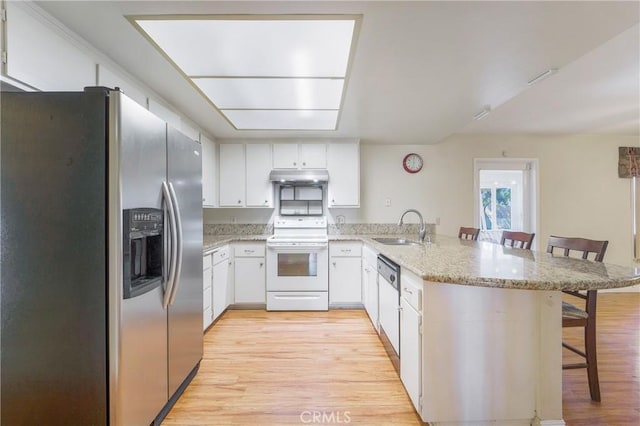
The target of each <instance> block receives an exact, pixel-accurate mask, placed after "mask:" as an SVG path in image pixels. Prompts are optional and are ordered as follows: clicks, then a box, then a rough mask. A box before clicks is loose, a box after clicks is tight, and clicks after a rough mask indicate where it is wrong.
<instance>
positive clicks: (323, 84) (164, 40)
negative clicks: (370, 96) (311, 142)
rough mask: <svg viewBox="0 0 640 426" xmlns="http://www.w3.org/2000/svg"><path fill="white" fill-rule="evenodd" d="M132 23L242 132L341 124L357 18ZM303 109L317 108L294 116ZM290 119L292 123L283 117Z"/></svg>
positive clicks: (157, 19) (139, 20)
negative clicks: (339, 120)
mask: <svg viewBox="0 0 640 426" xmlns="http://www.w3.org/2000/svg"><path fill="white" fill-rule="evenodd" d="M131 21H132V22H133V23H134V25H136V26H137V27H138V29H139V30H140V31H141V32H142V33H143V34H144V35H145V36H146V37H148V38H149V39H150V40H151V42H152V43H154V44H155V45H156V47H157V48H158V49H159V50H160V51H161V52H162V53H163V54H164V55H165V56H167V57H168V59H169V60H171V61H172V62H173V64H174V65H175V66H176V67H177V68H178V69H179V70H180V71H181V72H182V74H183V75H184V76H185V77H186V78H188V79H189V80H190V81H191V83H192V85H193V86H194V87H195V88H197V90H199V91H200V93H201V94H202V95H203V96H205V97H207V99H209V100H210V102H211V103H212V104H213V105H214V106H215V107H216V108H217V109H218V110H219V111H220V112H221V113H222V114H223V115H224V116H225V117H226V118H227V120H228V121H229V122H230V123H231V124H232V125H233V126H234V127H235V128H236V129H246V130H252V129H260V130H269V129H272V130H282V129H297V130H305V129H306V130H327V129H328V130H335V129H336V128H337V121H338V117H339V109H340V106H341V104H342V98H343V96H344V91H345V81H346V78H347V73H348V70H349V65H350V64H349V59H350V57H351V56H352V45H353V44H354V36H355V33H356V25H357V23H358V18H357V17H353V16H339V17H336V16H331V17H320V16H284V17H283V16H277V17H270V16H255V17H246V16H241V17H237V19H236V18H233V17H228V16H203V17H197V18H194V17H193V15H190V16H186V17H184V18H182V17H171V18H167V17H166V16H162V17H134V18H131ZM231 111H234V112H231ZM238 111H252V112H245V113H241V112H238ZM259 111H262V112H259ZM268 111H290V112H294V113H284V112H283V113H267V112H268ZM300 111H312V112H314V113H313V114H311V113H307V114H300V113H295V112H300ZM269 117H272V118H273V121H272V122H271V121H269ZM285 117H287V118H286V120H291V122H289V121H287V122H283V119H284V118H285ZM309 117H316V118H317V117H322V118H321V119H309ZM328 120H329V121H330V120H333V121H332V123H330V125H328V124H327V123H328Z"/></svg>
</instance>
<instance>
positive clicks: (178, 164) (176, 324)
mask: <svg viewBox="0 0 640 426" xmlns="http://www.w3.org/2000/svg"><path fill="white" fill-rule="evenodd" d="M167 139H168V140H167V155H168V180H169V182H171V183H172V184H173V188H174V189H175V194H176V198H177V203H176V204H177V205H178V206H179V208H180V217H181V219H182V238H181V243H182V256H181V262H182V267H181V268H180V275H179V276H178V277H177V279H176V287H175V294H174V298H173V303H171V304H170V305H169V396H171V395H173V394H174V392H175V391H176V390H177V389H178V387H179V386H180V384H182V382H183V381H184V380H185V378H186V377H187V375H188V374H189V373H190V372H191V370H193V368H194V367H195V366H196V365H197V364H198V363H199V362H200V360H201V359H202V160H201V156H200V155H201V147H200V144H199V143H197V142H195V141H193V140H192V139H190V138H188V137H187V136H185V135H183V134H182V133H180V132H179V131H177V130H176V129H173V128H172V127H170V126H169V128H168V130H167Z"/></svg>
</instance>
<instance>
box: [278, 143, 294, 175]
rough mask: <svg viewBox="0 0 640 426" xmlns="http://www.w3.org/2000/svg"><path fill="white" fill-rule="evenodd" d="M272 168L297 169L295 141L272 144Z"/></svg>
mask: <svg viewBox="0 0 640 426" xmlns="http://www.w3.org/2000/svg"><path fill="white" fill-rule="evenodd" d="M273 168H274V169H297V168H298V144H297V143H276V144H274V145H273Z"/></svg>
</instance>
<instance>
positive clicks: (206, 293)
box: [202, 253, 213, 330]
mask: <svg viewBox="0 0 640 426" xmlns="http://www.w3.org/2000/svg"><path fill="white" fill-rule="evenodd" d="M211 257H212V255H211V253H208V254H205V255H204V256H202V329H203V330H206V329H207V327H209V326H210V325H211V322H212V321H213V319H212V317H211V283H212V281H213V269H212V266H211Z"/></svg>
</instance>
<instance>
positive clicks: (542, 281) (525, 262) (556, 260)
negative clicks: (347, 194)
mask: <svg viewBox="0 0 640 426" xmlns="http://www.w3.org/2000/svg"><path fill="white" fill-rule="evenodd" d="M400 237H402V238H407V236H406V235H402V236H400ZM413 237H415V236H413ZM344 238H353V237H346V236H345V237H344ZM374 238H375V236H360V237H359V239H361V240H362V241H364V242H365V243H366V244H368V245H370V246H372V247H374V248H375V249H376V250H377V251H379V252H380V253H382V254H383V255H385V256H387V257H388V258H389V259H391V260H393V261H394V262H396V263H398V264H399V265H400V266H402V267H404V268H407V269H408V270H410V271H412V272H413V273H415V274H416V275H418V276H420V277H421V278H422V279H423V280H425V281H431V282H440V283H451V284H463V285H470V286H481V287H494V288H512V289H521V290H595V289H598V290H600V289H607V288H618V287H627V286H630V285H634V284H640V268H631V267H624V266H619V265H613V264H607V263H601V262H594V261H590V260H588V261H585V260H582V259H575V258H567V257H564V256H560V255H557V254H556V255H551V254H549V253H545V252H541V251H531V250H523V249H517V248H511V247H504V246H501V245H499V244H494V243H491V242H486V241H469V240H462V239H458V238H454V237H447V236H440V235H439V236H437V237H436V238H434V239H433V241H432V242H431V243H424V244H417V245H406V246H398V245H385V244H382V243H379V242H377V241H376V240H375V239H374Z"/></svg>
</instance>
